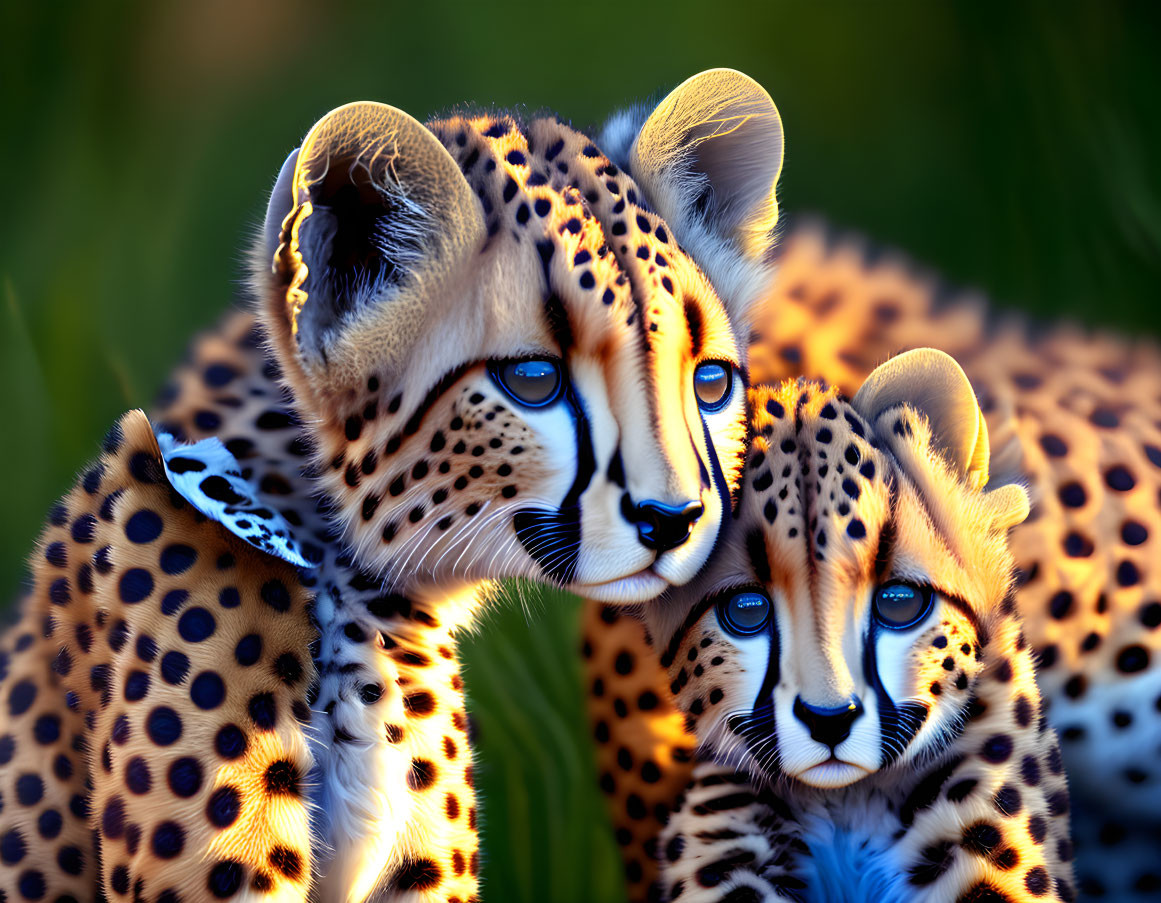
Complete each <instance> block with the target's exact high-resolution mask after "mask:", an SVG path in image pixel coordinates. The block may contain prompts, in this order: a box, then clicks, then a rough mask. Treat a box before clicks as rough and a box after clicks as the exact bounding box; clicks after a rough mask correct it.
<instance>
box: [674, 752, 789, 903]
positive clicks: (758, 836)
mask: <svg viewBox="0 0 1161 903" xmlns="http://www.w3.org/2000/svg"><path fill="white" fill-rule="evenodd" d="M778 806H779V801H778V800H776V799H775V798H773V797H772V796H770V795H769V794H762V793H760V792H759V791H757V790H756V789H755V788H754V787H752V786H751V785H750V783H749V780H748V778H746V777H745V776H744V775H741V774H738V773H736V772H735V771H734V770H733V769H731V768H727V767H724V766H721V765H717V764H714V763H712V762H703V763H700V764H698V765H697V766H696V768H695V769H694V771H693V779H692V780H691V782H690V784H689V786H688V788H687V790H686V793H685V798H684V801H683V802H682V804H681V807H680V808H679V809H678V810H677V812H675V813H674V815H673V817H672V818H671V819H670V821H669V824H668V825H667V826H666V827H665V829H664V830H663V831H662V833H661V841H660V851H659V856H658V861H659V867H660V881H661V887H662V899H666V900H669V899H677V898H678V897H680V899H681V900H683V901H685V900H688V901H691V903H759V901H762V903H765V901H771V900H795V899H798V897H797V896H796V895H794V892H795V891H800V890H801V889H803V888H804V887H805V883H804V882H803V881H802V880H800V879H799V878H796V877H795V876H794V875H793V874H791V871H790V868H789V866H791V865H792V864H793V858H792V857H793V852H794V851H793V849H792V844H793V842H794V840H793V833H794V827H795V826H794V825H793V824H792V823H791V822H789V821H787V820H786V819H785V818H783V817H782V816H781V815H779V814H778V813H776V812H775V808H777V807H778ZM786 814H788V813H786ZM774 838H778V839H779V840H778V842H777V843H776V842H775V840H774Z"/></svg>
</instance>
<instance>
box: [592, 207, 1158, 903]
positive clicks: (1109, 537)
mask: <svg viewBox="0 0 1161 903" xmlns="http://www.w3.org/2000/svg"><path fill="white" fill-rule="evenodd" d="M756 319H757V322H756V327H755V330H754V333H753V335H752V344H751V349H750V368H751V374H752V378H753V380H754V382H755V383H761V382H768V381H769V382H776V381H778V380H781V379H785V378H789V377H797V376H799V375H805V376H807V377H808V378H812V379H822V380H825V381H827V382H828V383H830V384H832V385H835V386H837V387H838V388H839V389H840V390H842V391H845V392H848V393H853V392H854V391H855V390H856V389H857V388H858V387H859V385H860V384H861V383H862V381H863V380H864V379H865V378H866V376H867V375H868V374H869V373H870V371H871V369H872V368H873V367H874V366H875V365H876V364H877V363H879V362H880V361H882V360H884V359H885V358H886V357H887V356H889V355H890V354H892V353H894V352H896V351H899V350H902V349H906V348H912V347H916V346H920V345H933V346H936V347H939V348H941V349H943V350H945V351H947V352H949V353H951V354H952V355H953V356H954V357H955V358H956V359H957V360H958V361H960V362H961V363H962V364H963V366H964V369H965V370H966V372H967V373H968V375H969V376H970V377H971V379H972V382H973V384H974V385H975V387H976V388H977V391H978V392H979V396H980V402H981V406H982V409H983V411H984V415H985V418H986V420H987V423H988V429H989V433H990V436H991V439H992V449H993V454H992V470H993V472H996V473H999V474H1001V475H1007V476H1013V475H1018V476H1019V478H1020V479H1021V480H1023V481H1025V482H1026V483H1027V485H1028V486H1029V489H1030V494H1031V496H1032V514H1031V516H1030V517H1029V519H1028V520H1027V521H1026V522H1025V523H1023V524H1020V525H1019V526H1017V527H1015V528H1014V530H1013V534H1012V551H1013V554H1014V556H1015V558H1016V562H1017V575H1018V584H1019V586H1018V592H1017V594H1016V602H1017V605H1018V607H1019V609H1020V613H1021V616H1022V618H1023V620H1024V629H1025V633H1026V635H1027V637H1028V640H1029V643H1030V644H1031V646H1032V648H1033V649H1034V650H1035V652H1036V658H1037V666H1038V681H1039V683H1040V685H1041V688H1042V691H1043V693H1044V698H1045V708H1046V711H1047V713H1048V717H1049V721H1050V722H1051V723H1052V725H1053V726H1054V727H1055V728H1056V730H1057V732H1058V733H1059V735H1060V737H1061V741H1062V748H1063V752H1064V761H1065V764H1066V766H1067V768H1068V770H1069V775H1070V784H1071V789H1072V794H1073V800H1074V805H1075V811H1076V812H1077V813H1079V815H1078V817H1077V818H1076V819H1075V820H1074V839H1075V843H1076V849H1077V878H1078V886H1079V887H1080V889H1081V891H1082V893H1087V894H1091V895H1093V896H1094V897H1096V896H1106V895H1107V896H1108V897H1109V898H1115V899H1124V900H1130V901H1132V900H1142V901H1144V900H1147V899H1152V897H1153V896H1154V895H1155V894H1156V892H1157V889H1158V888H1159V887H1161V872H1159V871H1158V869H1157V865H1156V863H1157V858H1156V850H1157V849H1158V848H1161V846H1159V845H1161V823H1158V822H1157V820H1156V817H1155V813H1156V812H1157V811H1158V805H1161V803H1159V802H1158V801H1157V799H1156V798H1155V797H1156V794H1155V792H1154V791H1155V790H1156V789H1157V788H1158V787H1161V783H1159V782H1158V781H1157V780H1156V779H1155V777H1154V773H1155V771H1156V765H1155V762H1154V758H1155V757H1154V756H1153V755H1152V751H1155V750H1156V749H1157V748H1158V747H1159V745H1161V715H1159V714H1158V713H1159V712H1161V708H1159V705H1161V703H1158V697H1159V695H1161V687H1158V686H1157V682H1158V680H1161V678H1159V677H1158V675H1159V674H1161V667H1159V665H1161V658H1159V656H1161V646H1159V643H1161V632H1159V631H1158V630H1157V628H1158V626H1161V609H1159V608H1158V607H1157V604H1156V602H1157V600H1158V599H1161V582H1159V581H1161V570H1159V569H1158V568H1157V567H1154V566H1153V559H1154V558H1155V556H1151V555H1150V551H1149V550H1150V548H1151V547H1152V546H1151V544H1152V543H1153V542H1154V541H1155V539H1156V537H1157V536H1158V535H1161V515H1159V513H1158V512H1159V511H1161V508H1159V507H1158V502H1157V500H1158V498H1159V497H1161V496H1159V491H1161V454H1158V453H1157V449H1159V448H1161V431H1159V429H1158V426H1157V424H1158V423H1159V422H1161V408H1159V407H1158V399H1157V393H1156V386H1157V385H1158V384H1159V381H1161V354H1159V353H1158V351H1157V348H1156V345H1155V344H1154V343H1152V342H1149V341H1135V342H1129V341H1126V340H1125V339H1123V338H1119V337H1115V336H1107V335H1092V334H1088V333H1085V332H1082V331H1080V330H1078V329H1074V328H1061V327H1057V328H1054V329H1051V330H1046V331H1038V330H1033V329H1031V328H1029V327H1028V325H1027V324H1026V323H1024V322H1023V321H1022V320H1020V319H1019V318H1015V317H1006V318H998V317H990V316H989V314H988V311H987V308H986V306H985V304H984V302H983V301H982V300H981V299H979V298H977V297H971V296H968V295H965V294H955V293H952V292H949V291H948V290H947V289H946V287H944V286H942V285H940V284H939V283H938V281H937V280H936V279H935V278H934V277H932V276H931V275H930V274H929V273H925V272H923V271H921V270H919V269H917V268H916V267H915V266H913V265H911V264H910V263H908V262H906V261H904V260H902V259H901V258H900V257H899V256H898V255H897V254H893V253H890V252H884V251H882V250H881V249H871V248H869V247H867V246H866V245H865V244H863V243H861V242H859V241H856V240H853V239H851V238H850V237H846V236H840V235H836V234H833V233H828V232H825V231H823V230H822V229H821V228H820V227H818V226H816V225H812V224H806V225H803V226H799V227H797V228H795V229H793V230H791V231H789V232H788V233H787V234H785V235H784V237H783V239H782V242H781V243H780V254H779V271H778V277H777V280H776V282H775V286H774V291H773V292H772V293H771V295H770V297H769V298H768V299H767V301H766V302H765V303H764V304H763V307H762V311H761V312H760V313H759V314H758V315H757V318H756ZM597 623H598V613H597V611H595V610H594V611H591V612H589V613H588V614H587V621H586V626H585V630H584V634H585V636H586V639H587V640H589V641H590V643H591V645H592V648H593V650H594V651H593V656H594V660H598V659H600V658H601V657H603V656H604V655H606V651H605V650H604V649H603V645H602V644H603V640H604V637H603V635H602V634H601V633H600V632H599V631H597V630H595V629H594V627H595V625H596V624H597ZM632 630H633V622H632V621H629V622H627V623H626V624H625V625H624V626H623V627H622V630H621V635H620V636H619V637H618V640H617V645H618V648H620V649H623V650H626V651H629V652H630V653H632V655H633V657H634V662H635V670H634V674H633V680H634V681H636V682H637V683H638V684H640V685H642V686H648V687H649V688H650V689H651V691H652V692H654V693H656V694H658V695H660V696H663V695H664V692H665V690H666V688H667V686H668V683H669V681H668V679H666V677H665V673H664V669H662V668H660V666H659V665H658V664H657V663H656V656H655V655H654V656H653V657H652V658H651V657H650V656H649V654H648V653H647V652H645V651H643V650H644V649H645V647H646V642H645V639H644V634H643V631H642V628H640V627H636V633H637V636H636V638H635V639H633V638H631V637H630V636H629V633H630V632H631V631H632ZM605 675H606V672H604V671H601V670H598V669H595V668H592V667H590V675H589V681H590V683H591V682H592V681H594V680H595V679H596V678H597V677H603V676H605ZM590 708H591V711H592V717H593V719H594V720H604V721H606V722H607V723H608V724H609V726H610V731H609V738H610V739H609V742H608V744H605V745H599V746H598V757H599V758H600V760H601V761H602V763H603V768H604V769H606V770H610V771H611V772H612V773H613V774H614V775H616V777H617V783H616V793H615V794H614V795H613V796H612V797H611V798H610V802H611V805H612V809H613V812H614V820H615V823H616V827H617V828H618V829H621V828H624V829H625V830H626V831H629V832H632V834H633V837H632V842H631V843H629V844H628V845H627V846H626V848H625V849H626V850H627V851H628V852H627V857H628V859H629V860H631V861H642V860H643V859H644V857H643V855H642V853H641V850H642V849H643V846H644V844H645V843H647V842H648V838H649V836H650V830H651V828H650V827H649V826H648V825H644V824H642V823H639V822H634V821H633V820H631V819H628V818H626V817H625V814H624V813H625V803H624V799H625V795H626V794H629V793H635V794H637V795H639V796H641V797H642V798H643V799H644V800H645V802H646V805H647V807H648V808H649V810H650V811H663V809H664V805H665V802H666V801H665V800H664V799H663V798H661V797H660V796H659V795H654V796H651V795H650V794H651V793H653V788H652V787H650V786H646V785H643V784H641V783H640V782H639V781H636V780H634V779H633V778H632V777H631V776H628V775H620V774H617V772H616V767H615V761H616V759H615V757H616V752H617V750H618V748H619V747H620V746H627V749H628V751H629V752H630V753H631V754H634V755H636V754H637V748H636V746H634V745H632V744H628V745H627V744H626V743H625V741H624V740H622V739H620V737H619V729H620V724H621V721H620V720H619V719H617V718H615V717H614V714H613V713H612V712H611V711H610V710H609V706H608V702H607V701H606V700H601V699H592V700H591V701H590ZM649 718H650V715H649V713H646V712H639V711H635V710H633V708H632V707H631V706H630V711H629V715H628V720H629V721H631V722H633V724H634V727H633V731H634V734H635V735H636V736H637V737H642V738H646V739H644V740H642V741H636V740H635V741H634V743H636V742H643V743H644V744H645V745H646V746H649V745H650V743H651V742H663V743H667V744H675V745H677V746H680V747H685V746H688V745H689V743H690V739H689V738H687V737H685V738H683V737H680V736H678V737H674V736H673V734H672V730H671V728H670V727H669V725H668V724H664V723H663V724H662V725H660V727H659V730H658V731H657V732H656V734H655V735H654V734H651V732H650V730H649V729H648V727H647V724H648V721H649ZM650 737H652V740H651V739H648V738H650ZM690 767H691V766H688V765H687V766H685V768H686V771H687V776H688V771H689V768H690ZM664 780H665V781H666V782H672V783H677V782H678V778H677V776H676V775H673V774H667V775H666V776H665V778H664ZM634 871H635V870H634ZM645 871H646V872H648V863H647V862H646V869H645ZM647 894H648V880H645V881H642V882H640V883H637V884H633V885H631V895H632V896H633V897H634V899H646V897H647Z"/></svg>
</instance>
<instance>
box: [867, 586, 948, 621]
mask: <svg viewBox="0 0 1161 903" xmlns="http://www.w3.org/2000/svg"><path fill="white" fill-rule="evenodd" d="M933 597H934V593H932V591H931V587H929V586H916V585H915V584H913V583H885V584H883V585H882V586H880V587H879V588H878V589H876V590H875V598H874V601H873V605H874V609H875V617H876V618H878V619H879V623H880V624H882V625H883V626H884V627H890V628H891V629H892V630H903V629H905V628H907V627H914V626H915V625H916V624H918V623H919V622H920V621H922V620H923V619H924V618H925V617H927V613H928V612H929V611H931V603H932V599H933Z"/></svg>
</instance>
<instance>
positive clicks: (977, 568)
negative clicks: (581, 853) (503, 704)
mask: <svg viewBox="0 0 1161 903" xmlns="http://www.w3.org/2000/svg"><path fill="white" fill-rule="evenodd" d="M945 377H946V378H945ZM956 379H958V380H959V381H960V382H959V389H960V390H962V391H961V392H960V393H959V394H960V395H961V397H960V398H959V399H955V398H954V397H953V398H951V400H950V401H949V395H950V396H954V395H955V394H956V393H957V390H956V388H955V380H956ZM965 402H966V408H965ZM751 406H752V410H753V431H754V434H755V438H754V441H753V445H752V450H751V456H750V459H749V461H748V465H747V478H746V486H745V489H744V495H743V500H742V506H741V510H740V513H739V515H738V518H737V519H736V521H735V522H734V524H733V525H732V528H731V531H730V534H729V536H728V537H727V539H726V540H725V543H726V545H725V548H724V550H723V551H722V552H721V553H720V554H719V555H718V556H715V560H714V562H713V563H712V564H711V565H710V567H709V569H708V571H707V573H706V575H705V576H704V577H703V578H702V579H701V580H699V581H698V584H697V585H691V586H689V587H686V588H684V589H681V590H677V591H675V592H674V593H673V594H672V598H671V599H670V600H667V601H666V602H665V603H659V604H658V605H656V606H652V607H651V608H650V609H648V610H646V612H645V614H644V617H645V619H646V621H647V622H648V624H649V627H650V630H651V631H652V633H653V635H654V636H655V637H656V638H657V641H658V649H659V650H660V652H661V655H660V658H661V662H662V665H663V666H664V667H666V669H667V672H668V674H669V677H670V679H671V691H672V692H673V693H674V694H675V697H676V699H677V702H678V705H679V707H680V708H681V709H682V710H683V711H685V712H686V713H687V715H688V729H689V730H690V731H691V733H693V734H694V735H695V736H696V737H697V738H698V740H699V741H700V747H699V756H700V758H701V760H702V764H700V765H698V766H697V768H696V770H695V772H694V781H693V784H692V785H691V787H690V788H689V789H688V791H687V793H686V795H685V799H684V800H683V801H682V803H681V804H680V805H679V806H678V810H677V814H676V815H675V816H674V818H673V819H672V820H671V821H670V822H669V824H668V826H667V827H666V828H665V830H664V831H663V832H662V835H661V838H660V842H659V850H660V853H661V856H660V858H661V889H662V893H663V895H664V896H665V897H666V898H667V899H678V898H680V899H683V900H685V899H688V900H691V901H703V900H744V899H755V900H756V899H763V900H766V899H800V898H801V899H810V900H866V901H871V900H883V899H891V900H930V901H936V900H938V901H945V900H963V901H968V900H980V899H995V900H1017V899H1018V900H1031V899H1064V900H1072V899H1074V897H1075V889H1074V885H1073V878H1072V872H1071V865H1070V863H1071V859H1072V852H1071V841H1070V839H1069V831H1068V810H1069V799H1068V791H1067V787H1066V784H1065V780H1064V777H1063V773H1062V772H1063V766H1062V764H1061V759H1060V750H1059V746H1058V744H1057V741H1056V737H1055V735H1054V733H1053V731H1052V730H1051V728H1050V727H1049V726H1048V723H1047V720H1046V719H1044V718H1042V717H1041V715H1040V697H1039V693H1038V690H1037V687H1036V683H1035V671H1034V665H1033V653H1032V650H1031V648H1030V647H1029V645H1028V643H1027V641H1026V639H1025V638H1024V635H1023V633H1022V629H1021V625H1020V621H1019V617H1018V615H1017V614H1016V613H1015V610H1014V606H1013V604H1012V598H1011V585H1012V566H1011V557H1010V554H1009V553H1008V550H1007V541H1006V538H1007V531H1008V529H1009V527H1010V526H1011V525H1012V524H1013V523H1016V522H1019V521H1020V520H1022V519H1023V518H1024V516H1025V515H1026V514H1027V511H1028V504H1027V498H1026V496H1025V494H1024V490H1023V489H1022V488H1021V487H1019V486H1017V485H1012V484H1007V485H1003V484H1002V485H1000V486H995V484H994V483H993V484H992V485H991V486H989V488H988V489H987V491H983V490H981V489H980V487H981V486H982V485H983V484H984V483H985V482H987V458H988V452H987V444H988V443H987V436H986V433H980V432H979V431H978V430H977V421H978V420H979V415H978V412H976V410H975V400H974V398H973V397H972V396H971V389H970V386H968V385H967V382H966V380H965V379H963V377H962V374H961V373H959V370H958V368H957V367H956V366H955V364H954V363H953V362H952V361H951V360H950V358H946V357H942V356H939V355H936V354H934V353H932V352H915V353H913V354H912V355H909V356H904V357H902V358H898V359H896V360H895V361H892V362H890V363H889V364H887V365H885V366H884V367H883V368H880V370H879V371H876V373H874V374H872V376H871V378H870V379H869V380H868V383H867V385H866V386H865V387H864V389H863V390H862V391H861V392H860V393H859V394H858V395H857V396H856V397H855V399H854V401H853V403H848V402H846V401H845V400H843V399H842V398H840V397H839V396H838V394H837V392H836V390H834V389H821V388H819V387H818V386H817V385H815V384H810V383H805V382H802V381H796V382H789V383H785V384H783V385H782V386H781V387H780V388H777V389H757V390H755V391H754V392H753V394H752V395H751ZM929 423H930V425H929ZM962 523H972V524H973V525H974V528H973V529H972V530H971V531H964V530H962V529H959V527H958V525H960V524H962ZM894 580H906V581H909V582H910V583H912V584H916V585H923V586H928V587H930V588H931V590H932V592H933V598H934V602H933V606H932V608H931V609H930V610H929V611H928V613H927V614H925V615H923V616H922V617H921V619H920V620H919V621H917V622H916V623H914V624H912V625H910V626H907V627H906V628H903V629H898V630H896V629H893V628H890V627H887V626H884V623H885V622H882V621H881V620H880V619H878V618H876V616H875V614H874V612H873V610H872V603H871V597H872V596H873V595H874V593H875V591H876V589H877V587H880V586H883V585H886V584H888V583H890V582H891V581H894ZM748 588H753V591H754V592H757V593H760V594H764V596H765V597H766V598H768V599H769V600H770V601H771V602H772V616H771V618H770V620H769V622H768V624H767V626H766V627H765V628H764V629H763V630H762V632H761V633H759V634H757V635H753V636H747V637H740V636H738V635H735V634H733V633H732V632H731V631H729V630H728V629H726V627H725V621H724V620H723V619H724V617H725V616H724V614H723V613H722V611H721V606H722V605H723V604H725V603H726V602H728V600H729V599H731V598H733V597H735V596H736V595H737V593H739V592H741V591H745V590H747V589H748ZM811 710H813V711H814V712H823V711H825V712H827V713H828V714H826V715H825V716H824V717H821V718H820V717H819V716H818V715H816V714H812V713H811ZM840 711H841V712H842V714H837V713H839V712H840ZM839 722H841V728H842V729H841V730H839V729H838V727H837V725H838V724H839ZM832 727H834V728H835V730H833V731H832V730H831V728H832Z"/></svg>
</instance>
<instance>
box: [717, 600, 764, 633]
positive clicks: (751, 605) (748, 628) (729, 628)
mask: <svg viewBox="0 0 1161 903" xmlns="http://www.w3.org/2000/svg"><path fill="white" fill-rule="evenodd" d="M718 623H719V624H721V625H722V629H723V630H725V631H726V633H729V634H733V635H734V636H753V635H754V634H756V633H761V632H762V631H763V630H764V629H765V627H766V625H767V624H769V623H770V600H769V599H768V598H767V597H766V596H765V595H764V594H762V593H756V592H753V591H748V592H744V593H734V595H732V596H727V597H726V598H724V599H722V600H721V601H720V602H718Z"/></svg>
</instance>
